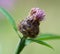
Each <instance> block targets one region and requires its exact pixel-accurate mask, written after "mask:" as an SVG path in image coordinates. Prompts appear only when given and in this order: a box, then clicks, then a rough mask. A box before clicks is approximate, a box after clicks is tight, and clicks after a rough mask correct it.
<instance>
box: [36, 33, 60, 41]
mask: <svg viewBox="0 0 60 54" xmlns="http://www.w3.org/2000/svg"><path fill="white" fill-rule="evenodd" d="M53 39H60V35H55V34H40V35H38V37H37V38H36V40H53Z"/></svg>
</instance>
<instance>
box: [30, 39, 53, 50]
mask: <svg viewBox="0 0 60 54" xmlns="http://www.w3.org/2000/svg"><path fill="white" fill-rule="evenodd" d="M31 40H32V41H33V42H36V43H38V44H42V45H45V46H47V47H49V48H51V49H53V47H52V46H50V45H49V44H47V43H46V42H43V41H41V40H35V39H31Z"/></svg>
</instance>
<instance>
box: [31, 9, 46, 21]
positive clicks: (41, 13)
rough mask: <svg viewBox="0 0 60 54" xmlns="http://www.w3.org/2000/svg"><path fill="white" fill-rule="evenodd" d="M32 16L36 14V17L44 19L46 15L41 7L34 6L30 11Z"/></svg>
mask: <svg viewBox="0 0 60 54" xmlns="http://www.w3.org/2000/svg"><path fill="white" fill-rule="evenodd" d="M30 16H34V18H36V19H38V20H40V21H42V20H43V19H44V17H45V13H44V11H43V10H41V9H39V8H32V9H31V11H30Z"/></svg>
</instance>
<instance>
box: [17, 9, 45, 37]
mask: <svg viewBox="0 0 60 54" xmlns="http://www.w3.org/2000/svg"><path fill="white" fill-rule="evenodd" d="M44 16H45V13H44V11H43V10H40V9H39V8H32V9H31V11H30V13H29V16H27V18H26V19H24V20H23V21H21V22H20V23H19V27H18V28H19V31H20V32H21V33H22V34H23V36H27V37H31V38H34V37H36V36H37V35H38V33H39V25H40V21H42V20H43V18H44Z"/></svg>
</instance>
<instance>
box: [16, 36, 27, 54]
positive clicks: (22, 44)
mask: <svg viewBox="0 0 60 54" xmlns="http://www.w3.org/2000/svg"><path fill="white" fill-rule="evenodd" d="M25 41H26V37H22V38H21V41H20V42H19V45H18V48H17V52H16V54H20V53H21V51H22V50H23V48H24V47H25Z"/></svg>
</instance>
